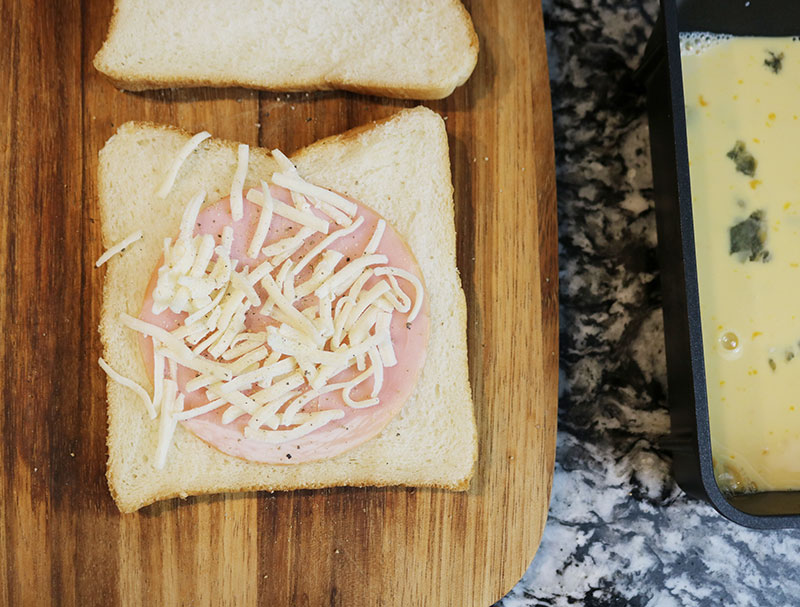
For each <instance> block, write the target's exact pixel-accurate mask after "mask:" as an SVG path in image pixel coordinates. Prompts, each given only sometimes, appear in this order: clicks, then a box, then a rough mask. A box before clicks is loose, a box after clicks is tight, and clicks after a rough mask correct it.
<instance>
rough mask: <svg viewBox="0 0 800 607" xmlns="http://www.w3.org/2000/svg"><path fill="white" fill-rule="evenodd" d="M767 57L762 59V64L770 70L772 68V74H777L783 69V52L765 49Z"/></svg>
mask: <svg viewBox="0 0 800 607" xmlns="http://www.w3.org/2000/svg"><path fill="white" fill-rule="evenodd" d="M767 53H768V54H769V57H767V58H766V59H764V65H766V66H767V67H768V68H769V69H770V70H772V73H773V74H778V73H780V71H781V70H782V69H783V53H773V52H772V51H767Z"/></svg>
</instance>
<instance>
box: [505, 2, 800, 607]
mask: <svg viewBox="0 0 800 607" xmlns="http://www.w3.org/2000/svg"><path fill="white" fill-rule="evenodd" d="M737 1H738V0H737ZM544 10H545V26H546V29H547V39H548V52H549V63H550V80H551V87H552V96H553V113H554V120H555V146H556V166H557V169H556V170H557V179H558V204H559V244H560V270H561V292H560V296H561V336H560V339H561V377H560V402H559V435H558V448H557V454H556V469H555V477H554V481H553V493H552V501H551V506H550V516H549V519H548V522H547V527H546V528H545V531H544V536H543V538H542V543H541V546H540V548H539V552H538V553H537V555H536V558H535V559H534V561H533V563H532V564H531V566H530V568H529V569H528V571H527V573H526V574H525V577H524V578H523V579H522V581H521V582H520V583H519V584H518V585H517V586H516V587H515V588H514V589H513V590H512V591H511V592H510V593H509V594H508V595H507V596H506V597H505V598H504V599H503V600H502V601H500V602H499V603H498V605H500V606H502V607H523V606H524V607H532V606H545V605H547V606H549V605H586V606H605V605H612V606H623V605H632V606H639V605H642V606H644V605H646V606H654V607H661V606H664V607H670V606H678V605H681V606H682V605H687V606H703V607H705V606H707V605H708V606H713V605H726V606H728V605H730V606H737V607H739V606H742V607H746V606H750V605H753V606H759V607H764V606H772V605H779V606H784V605H786V606H794V605H800V531H799V530H794V531H772V532H765V531H753V530H748V529H744V528H742V527H738V526H737V525H735V524H733V523H729V522H728V521H727V520H725V519H723V518H721V517H720V516H719V515H717V514H716V512H715V511H714V510H713V509H712V508H711V507H710V506H707V505H705V504H703V503H701V502H698V501H696V500H693V499H691V498H689V497H687V496H686V495H684V494H683V492H682V491H681V490H680V489H679V488H678V487H677V485H676V484H675V483H674V481H673V480H672V478H671V476H670V458H669V455H668V453H667V451H666V450H665V448H664V447H663V442H664V441H665V439H666V438H667V435H668V433H669V415H668V412H667V409H666V363H665V358H664V339H663V324H662V316H661V294H660V291H659V281H658V276H659V274H658V264H657V261H656V253H655V244H656V228H655V213H654V210H653V202H652V175H651V172H650V150H649V140H648V129H647V118H646V115H645V100H644V92H643V90H642V89H641V88H639V86H638V85H637V84H636V83H635V82H634V81H633V79H632V74H633V70H634V69H635V68H636V67H637V65H638V62H639V59H640V57H641V55H642V52H643V50H644V45H645V43H646V42H647V37H648V36H649V34H650V31H651V29H652V27H653V25H654V23H655V19H656V16H657V13H658V3H657V1H655V0H631V1H629V2H620V1H614V0H593V1H590V0H549V1H548V0H545V2H544Z"/></svg>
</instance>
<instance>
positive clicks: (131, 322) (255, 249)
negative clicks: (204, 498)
mask: <svg viewBox="0 0 800 607" xmlns="http://www.w3.org/2000/svg"><path fill="white" fill-rule="evenodd" d="M243 147H244V146H243ZM274 154H275V156H276V159H278V160H279V162H280V163H281V165H282V170H281V172H279V173H275V174H274V175H273V176H272V179H271V181H272V183H271V184H269V185H268V184H267V183H265V182H263V181H262V182H261V187H259V188H253V189H245V188H243V186H242V183H243V181H244V174H245V172H246V171H241V170H240V171H237V174H236V175H235V176H234V179H233V184H232V188H231V196H230V197H226V198H223V199H222V200H219V201H217V202H215V203H213V204H210V205H208V206H206V207H205V208H202V210H201V207H202V205H203V202H204V194H203V193H199V194H198V195H197V196H195V197H194V198H193V199H192V200H191V201H189V203H188V205H187V207H186V210H185V212H184V216H183V219H182V222H181V228H180V232H179V234H178V235H177V236H176V237H174V238H172V239H167V240H166V241H165V242H164V253H163V257H162V260H161V263H160V264H159V266H158V267H157V268H156V270H155V271H154V273H153V275H152V277H151V280H150V283H149V287H148V289H147V292H146V295H145V299H144V303H143V307H142V309H141V312H140V314H139V317H138V318H133V317H129V316H123V318H122V322H123V323H125V324H126V325H127V326H129V327H130V328H132V329H134V330H136V331H138V332H139V333H140V345H141V350H142V353H143V356H144V360H145V362H146V365H147V367H148V370H149V373H150V376H151V377H152V379H153V386H154V389H153V399H152V408H151V417H152V416H153V415H152V411H155V414H156V416H157V417H158V418H159V420H158V421H154V422H153V423H158V424H159V444H158V450H157V454H156V458H155V465H156V467H163V465H164V464H165V462H166V458H167V454H168V451H169V448H170V445H171V443H172V438H173V435H174V431H175V427H176V425H177V424H178V423H180V424H182V425H183V427H184V428H185V429H186V430H188V431H190V432H192V433H193V434H195V435H196V436H197V437H199V438H200V439H202V440H204V441H205V442H207V443H208V444H210V445H212V446H213V447H215V448H217V449H219V450H220V451H222V452H224V453H227V454H230V455H232V456H236V457H240V458H243V459H246V460H250V461H254V462H263V463H272V464H278V463H280V464H295V463H301V462H308V461H314V460H320V459H325V458H330V457H333V456H336V455H338V454H340V453H343V452H344V451H347V450H348V449H352V448H354V447H356V446H357V445H360V444H362V443H363V442H365V441H367V440H369V439H370V438H372V437H374V436H376V435H377V434H378V433H379V432H380V431H381V430H382V429H383V428H384V427H385V426H386V424H387V423H388V422H389V421H390V420H391V419H392V418H393V417H394V416H395V415H396V414H397V413H398V412H399V411H400V409H401V408H402V407H403V404H404V403H405V402H406V401H407V400H408V399H409V397H410V396H411V394H412V392H413V390H414V387H415V385H416V381H417V378H418V376H419V374H420V371H421V369H422V366H423V363H424V359H425V350H426V346H427V340H428V333H429V315H428V302H427V299H426V297H425V293H424V287H423V284H424V283H423V279H422V274H421V271H420V269H419V266H418V264H417V262H416V260H415V258H414V255H413V254H412V252H411V251H410V249H409V248H408V246H407V245H406V243H405V242H404V241H403V239H402V237H401V236H400V235H399V234H398V233H397V232H396V231H395V230H394V229H393V228H392V226H391V225H390V224H389V223H388V222H386V221H385V220H384V219H383V218H381V217H380V216H379V215H378V214H377V213H376V212H375V211H373V210H371V209H370V208H368V207H366V206H364V205H363V204H360V203H358V202H356V201H354V200H351V199H349V198H345V197H343V196H340V195H338V194H336V193H335V192H332V191H330V190H326V189H323V188H320V187H318V186H315V185H312V184H310V183H308V182H306V181H305V180H303V179H302V178H301V177H300V176H299V175H298V174H297V172H296V169H295V168H294V167H293V166H292V164H291V163H290V162H289V161H288V159H286V158H285V157H284V156H283V155H281V154H280V153H279V152H277V151H276V152H274ZM242 160H243V158H242V154H241V150H240V169H241V167H242V164H243V163H242ZM246 162H247V159H246V152H245V157H244V165H245V169H246ZM239 173H241V175H239Z"/></svg>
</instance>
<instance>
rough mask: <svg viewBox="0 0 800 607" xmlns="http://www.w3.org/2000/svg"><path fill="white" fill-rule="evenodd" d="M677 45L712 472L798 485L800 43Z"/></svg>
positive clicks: (727, 487) (774, 486)
mask: <svg viewBox="0 0 800 607" xmlns="http://www.w3.org/2000/svg"><path fill="white" fill-rule="evenodd" d="M681 45H682V67H683V86H684V98H685V101H686V126H687V135H688V143H689V164H690V178H691V192H692V209H693V215H694V229H695V245H696V250H697V270H698V283H699V289H700V308H701V321H702V328H703V345H704V352H705V366H706V381H707V386H708V406H709V413H710V421H711V440H712V454H713V458H714V471H715V474H716V477H717V481H718V483H719V485H720V487H721V488H722V490H723V491H726V492H731V493H742V492H754V491H782V490H792V489H800V41H797V40H796V39H793V38H755V37H753V38H750V37H735V38H734V37H714V36H711V35H708V34H692V35H689V36H684V37H682V39H681Z"/></svg>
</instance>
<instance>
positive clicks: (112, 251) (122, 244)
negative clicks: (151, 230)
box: [94, 230, 142, 268]
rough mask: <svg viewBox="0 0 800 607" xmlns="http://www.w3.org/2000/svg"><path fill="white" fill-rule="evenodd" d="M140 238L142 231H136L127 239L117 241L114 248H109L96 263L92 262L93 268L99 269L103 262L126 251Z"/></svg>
mask: <svg viewBox="0 0 800 607" xmlns="http://www.w3.org/2000/svg"><path fill="white" fill-rule="evenodd" d="M141 238H142V231H141V230H136V231H135V232H134V233H133V234H131V235H130V236H127V237H125V238H123V239H122V240H121V241H119V242H118V243H117V244H115V245H114V246H112V247H111V248H109V249H108V250H107V251H106V252H105V253H103V254H102V255H101V256H100V257H99V258H98V259H97V261H95V262H94V267H95V268H99V267H100V266H102V265H103V264H104V263H105V262H107V261H108V260H109V259H111V258H112V257H114V255H117V254H118V253H122V251H124V250H125V249H127V248H128V247H129V246H131V245H132V244H133V243H134V242H136V241H137V240H140V239H141Z"/></svg>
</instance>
